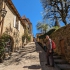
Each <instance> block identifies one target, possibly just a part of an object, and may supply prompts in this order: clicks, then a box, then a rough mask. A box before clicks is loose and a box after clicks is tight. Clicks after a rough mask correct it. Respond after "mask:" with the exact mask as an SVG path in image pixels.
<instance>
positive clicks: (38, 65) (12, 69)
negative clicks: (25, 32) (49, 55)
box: [0, 42, 59, 70]
mask: <svg viewBox="0 0 70 70" xmlns="http://www.w3.org/2000/svg"><path fill="white" fill-rule="evenodd" d="M45 63H46V53H45V52H44V51H43V49H42V48H41V47H40V46H39V45H38V44H37V43H34V42H31V43H29V44H27V45H26V46H25V47H24V48H22V49H21V50H20V51H19V52H15V53H12V56H11V58H10V59H9V60H5V61H4V62H3V63H1V64H0V70H59V69H57V67H56V66H55V67H54V68H53V67H48V66H45Z"/></svg>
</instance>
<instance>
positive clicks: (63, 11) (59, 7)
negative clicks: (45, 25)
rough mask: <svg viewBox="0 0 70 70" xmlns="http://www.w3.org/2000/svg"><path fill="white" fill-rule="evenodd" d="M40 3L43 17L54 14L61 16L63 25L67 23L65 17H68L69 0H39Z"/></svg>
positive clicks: (69, 9)
mask: <svg viewBox="0 0 70 70" xmlns="http://www.w3.org/2000/svg"><path fill="white" fill-rule="evenodd" d="M41 3H42V5H43V8H44V18H46V19H47V18H50V17H52V18H54V17H55V16H56V17H57V18H61V20H62V21H63V23H64V24H65V25H66V24H67V20H66V19H68V18H70V13H69V12H70V0H41ZM54 19H55V18H54ZM55 20H56V19H55Z"/></svg>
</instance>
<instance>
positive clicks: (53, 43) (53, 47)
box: [52, 41, 56, 49]
mask: <svg viewBox="0 0 70 70" xmlns="http://www.w3.org/2000/svg"><path fill="white" fill-rule="evenodd" d="M55 48H56V44H55V42H54V41H52V49H55Z"/></svg>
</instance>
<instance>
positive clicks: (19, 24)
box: [18, 21, 20, 31]
mask: <svg viewBox="0 0 70 70" xmlns="http://www.w3.org/2000/svg"><path fill="white" fill-rule="evenodd" d="M18 30H19V31H20V21H18Z"/></svg>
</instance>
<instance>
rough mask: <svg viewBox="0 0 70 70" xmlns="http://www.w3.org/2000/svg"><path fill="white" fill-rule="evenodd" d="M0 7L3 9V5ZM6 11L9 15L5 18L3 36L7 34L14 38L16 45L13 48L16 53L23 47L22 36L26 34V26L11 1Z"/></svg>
mask: <svg viewBox="0 0 70 70" xmlns="http://www.w3.org/2000/svg"><path fill="white" fill-rule="evenodd" d="M0 1H1V0H0ZM0 7H1V8H2V6H1V5H0ZM5 9H6V11H7V14H6V16H5V18H4V23H3V29H2V34H3V33H6V34H8V35H10V36H11V37H12V38H13V41H14V43H13V44H14V45H13V46H12V47H13V51H15V50H18V49H19V48H21V47H22V35H23V34H24V25H23V23H22V20H21V17H20V15H19V13H18V11H17V10H16V8H15V7H14V5H13V3H12V1H11V0H7V2H6V6H5Z"/></svg>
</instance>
